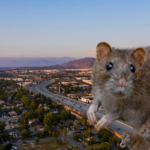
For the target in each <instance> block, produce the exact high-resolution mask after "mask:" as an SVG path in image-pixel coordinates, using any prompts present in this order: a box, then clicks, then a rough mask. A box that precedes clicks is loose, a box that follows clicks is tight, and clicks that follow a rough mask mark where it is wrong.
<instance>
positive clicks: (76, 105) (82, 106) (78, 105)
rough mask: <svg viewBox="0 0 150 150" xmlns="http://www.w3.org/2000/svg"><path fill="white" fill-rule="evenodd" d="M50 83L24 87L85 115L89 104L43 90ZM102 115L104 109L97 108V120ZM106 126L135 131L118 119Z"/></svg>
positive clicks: (117, 130) (44, 82) (119, 131)
mask: <svg viewBox="0 0 150 150" xmlns="http://www.w3.org/2000/svg"><path fill="white" fill-rule="evenodd" d="M51 83H52V81H43V82H42V83H40V84H37V85H33V86H31V87H29V86H26V87H27V88H28V89H29V90H31V91H33V92H35V93H37V94H38V93H41V94H43V95H44V96H46V97H50V98H51V99H52V100H54V101H57V102H60V103H62V104H64V105H66V106H69V107H71V108H73V109H75V110H78V111H80V112H82V113H83V114H85V115H86V114H87V110H88V108H89V106H90V105H89V104H86V103H83V102H81V101H76V100H74V99H71V98H68V97H65V96H62V95H58V94H54V93H51V92H49V91H45V90H44V89H45V86H46V85H49V84H51ZM103 115H105V112H104V110H100V109H99V110H98V112H97V113H96V117H97V120H99V119H101V118H102V116H103ZM108 127H109V128H111V129H112V130H114V131H116V132H117V133H119V134H120V135H122V134H123V131H124V130H125V131H128V132H135V131H134V130H133V128H132V127H130V126H129V125H127V124H125V123H124V122H122V121H118V120H117V121H114V122H112V123H110V124H109V125H108Z"/></svg>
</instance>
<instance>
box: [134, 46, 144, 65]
mask: <svg viewBox="0 0 150 150" xmlns="http://www.w3.org/2000/svg"><path fill="white" fill-rule="evenodd" d="M131 56H132V58H133V59H134V61H136V62H137V63H138V64H139V65H140V66H141V65H143V63H144V62H145V60H146V51H145V50H144V49H143V48H137V49H135V50H134V51H133V52H132V54H131Z"/></svg>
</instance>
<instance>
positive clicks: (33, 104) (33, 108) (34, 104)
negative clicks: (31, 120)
mask: <svg viewBox="0 0 150 150" xmlns="http://www.w3.org/2000/svg"><path fill="white" fill-rule="evenodd" d="M29 109H31V110H32V111H34V110H35V109H36V103H35V102H32V103H31V104H30V106H29Z"/></svg>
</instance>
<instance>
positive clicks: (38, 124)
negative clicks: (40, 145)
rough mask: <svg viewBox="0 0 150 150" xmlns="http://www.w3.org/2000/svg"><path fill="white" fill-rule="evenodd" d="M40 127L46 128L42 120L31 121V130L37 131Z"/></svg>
mask: <svg viewBox="0 0 150 150" xmlns="http://www.w3.org/2000/svg"><path fill="white" fill-rule="evenodd" d="M40 128H44V125H43V124H42V123H41V122H40V121H34V122H32V123H30V131H37V130H39V129H40Z"/></svg>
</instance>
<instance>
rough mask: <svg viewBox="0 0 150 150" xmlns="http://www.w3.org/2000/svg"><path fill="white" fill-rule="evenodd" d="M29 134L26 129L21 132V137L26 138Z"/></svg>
mask: <svg viewBox="0 0 150 150" xmlns="http://www.w3.org/2000/svg"><path fill="white" fill-rule="evenodd" d="M29 134H30V131H29V130H28V129H23V130H22V132H21V135H22V136H23V137H24V138H26V137H28V136H29Z"/></svg>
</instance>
